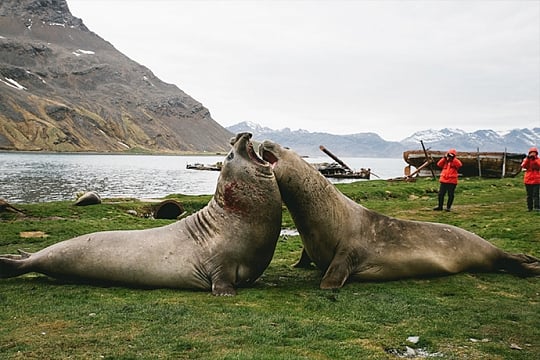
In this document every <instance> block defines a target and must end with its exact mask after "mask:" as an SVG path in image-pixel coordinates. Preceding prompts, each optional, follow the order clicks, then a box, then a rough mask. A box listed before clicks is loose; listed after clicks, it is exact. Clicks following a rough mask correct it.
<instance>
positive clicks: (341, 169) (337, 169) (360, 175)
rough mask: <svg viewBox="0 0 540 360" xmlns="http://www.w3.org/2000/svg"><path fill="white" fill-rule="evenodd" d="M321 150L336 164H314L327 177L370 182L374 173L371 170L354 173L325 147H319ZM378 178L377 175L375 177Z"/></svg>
mask: <svg viewBox="0 0 540 360" xmlns="http://www.w3.org/2000/svg"><path fill="white" fill-rule="evenodd" d="M319 149H321V151H322V152H323V153H325V154H326V155H328V156H330V157H331V158H332V159H333V160H334V161H335V162H333V163H330V164H328V163H322V164H313V166H315V168H316V169H317V170H319V172H320V173H321V174H323V175H324V176H325V177H329V178H336V179H365V180H369V178H370V176H371V174H372V172H371V169H364V168H362V169H360V171H354V170H353V169H351V168H350V167H349V166H348V165H347V164H345V163H344V162H343V161H341V160H340V159H339V158H338V157H337V156H336V155H334V154H332V153H331V152H330V150H328V149H327V148H325V147H324V146H322V145H321V146H319ZM373 175H375V174H373ZM375 176H376V175H375Z"/></svg>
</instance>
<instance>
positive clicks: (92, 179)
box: [0, 152, 406, 203]
mask: <svg viewBox="0 0 540 360" xmlns="http://www.w3.org/2000/svg"><path fill="white" fill-rule="evenodd" d="M223 159H224V156H173V155H123V154H122V155H118V154H114V155H113V154H86V153H85V154H57V153H54V154H51V153H28V152H0V198H3V199H4V200H6V201H8V202H10V203H36V202H47V201H60V200H75V198H76V195H77V193H81V192H85V191H96V192H97V193H98V194H99V195H100V196H101V197H103V198H139V199H140V198H161V197H164V196H166V195H170V194H186V195H204V194H213V193H214V191H215V187H216V182H217V179H218V176H219V172H218V171H201V170H190V169H186V165H187V164H194V163H201V164H215V163H216V162H218V161H223ZM329 160H330V161H329ZM342 160H343V161H344V162H345V163H346V164H347V165H349V166H350V167H351V168H352V169H356V170H359V169H360V168H370V169H371V170H372V172H373V173H374V174H376V175H378V176H379V177H380V178H381V179H389V178H394V177H398V176H403V168H404V166H405V165H406V164H405V162H404V161H403V159H388V158H342ZM306 161H308V162H312V163H322V162H332V160H331V159H329V158H328V157H314V158H306ZM372 179H377V177H376V176H372ZM330 180H331V181H332V182H351V181H359V180H351V179H341V180H337V179H330ZM360 181H366V180H360Z"/></svg>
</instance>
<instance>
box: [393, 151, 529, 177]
mask: <svg viewBox="0 0 540 360" xmlns="http://www.w3.org/2000/svg"><path fill="white" fill-rule="evenodd" d="M427 154H428V156H429V157H430V158H431V159H432V160H433V162H432V163H431V164H430V165H428V166H426V161H427V160H428V159H426V151H425V150H408V151H404V152H403V160H405V162H406V163H407V164H409V169H408V170H407V169H406V171H405V172H406V173H407V171H409V174H410V166H414V167H415V168H417V169H419V168H421V167H422V166H423V168H422V170H421V171H419V172H418V173H419V176H430V175H431V170H433V172H434V173H440V169H439V168H438V167H437V161H439V160H440V159H441V158H442V157H444V155H445V154H446V151H433V150H428V151H427ZM525 156H526V154H518V153H508V152H480V151H476V152H474V151H472V152H463V151H462V152H459V151H458V153H457V155H456V157H457V158H458V159H459V160H461V162H462V163H463V166H462V167H461V169H460V170H459V173H460V175H461V176H466V177H468V176H480V177H487V178H502V177H514V176H516V175H518V174H519V173H520V172H521V162H522V161H523V159H524V158H525ZM431 159H430V160H431ZM430 168H431V169H430ZM406 175H408V174H406Z"/></svg>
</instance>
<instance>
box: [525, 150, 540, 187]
mask: <svg viewBox="0 0 540 360" xmlns="http://www.w3.org/2000/svg"><path fill="white" fill-rule="evenodd" d="M534 153H536V154H534ZM531 155H533V158H532V159H530V158H529V156H531ZM521 167H522V168H523V169H525V170H526V171H525V176H524V177H523V182H524V183H525V184H527V185H534V184H540V158H539V157H538V149H537V148H535V147H532V148H530V149H529V155H528V156H527V157H526V158H525V159H523V162H522V163H521Z"/></svg>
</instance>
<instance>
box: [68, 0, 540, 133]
mask: <svg viewBox="0 0 540 360" xmlns="http://www.w3.org/2000/svg"><path fill="white" fill-rule="evenodd" d="M67 1H68V5H69V8H70V10H71V12H72V14H73V15H74V16H76V17H79V18H81V19H82V20H83V22H84V23H85V24H86V26H87V27H88V28H89V29H90V30H92V31H93V32H95V33H96V34H98V35H99V36H101V37H102V38H104V39H105V40H107V41H109V42H110V43H112V44H113V45H114V46H115V47H116V48H117V49H118V50H120V51H121V52H123V53H124V54H125V55H127V56H128V57H130V58H131V59H133V60H135V61H137V62H138V63H140V64H142V65H144V66H146V67H148V68H149V69H150V70H151V71H152V72H153V73H154V74H155V75H156V76H158V77H159V78H160V79H161V80H163V81H165V82H168V83H173V84H175V85H177V86H178V87H179V88H180V89H182V90H183V91H185V92H186V93H188V94H189V95H190V96H192V97H193V98H195V99H196V100H197V101H200V102H201V103H202V104H203V105H204V106H206V107H207V108H208V109H209V110H210V113H211V114H212V117H213V118H214V120H216V121H217V122H218V123H220V124H221V125H223V126H229V125H233V124H236V123H238V122H241V121H251V122H255V123H258V124H261V125H263V126H267V127H270V128H273V129H281V128H285V127H288V128H291V129H292V130H296V129H306V130H308V131H322V132H329V133H333V134H352V133H361V132H375V133H377V134H379V135H380V136H381V137H383V138H384V139H386V140H401V139H403V138H405V137H407V136H409V135H411V134H412V133H413V132H415V131H418V130H424V129H442V128H445V127H450V128H459V129H463V130H466V131H475V130H479V129H493V130H497V131H504V130H510V129H514V128H533V127H540V1H538V0H526V1H519V0H512V1H501V0H489V1H448V0H447V1H442V0H433V1H412V0H411V1H406V0H405V1H367V0H366V1H335V0H334V1H290V0H289V1H275V0H274V1H262V0H259V1H255V0H251V1H249V0H244V1H215V0H213V1H212V0H205V1H201V0H198V1H184V0H67ZM88 50H91V49H88Z"/></svg>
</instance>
